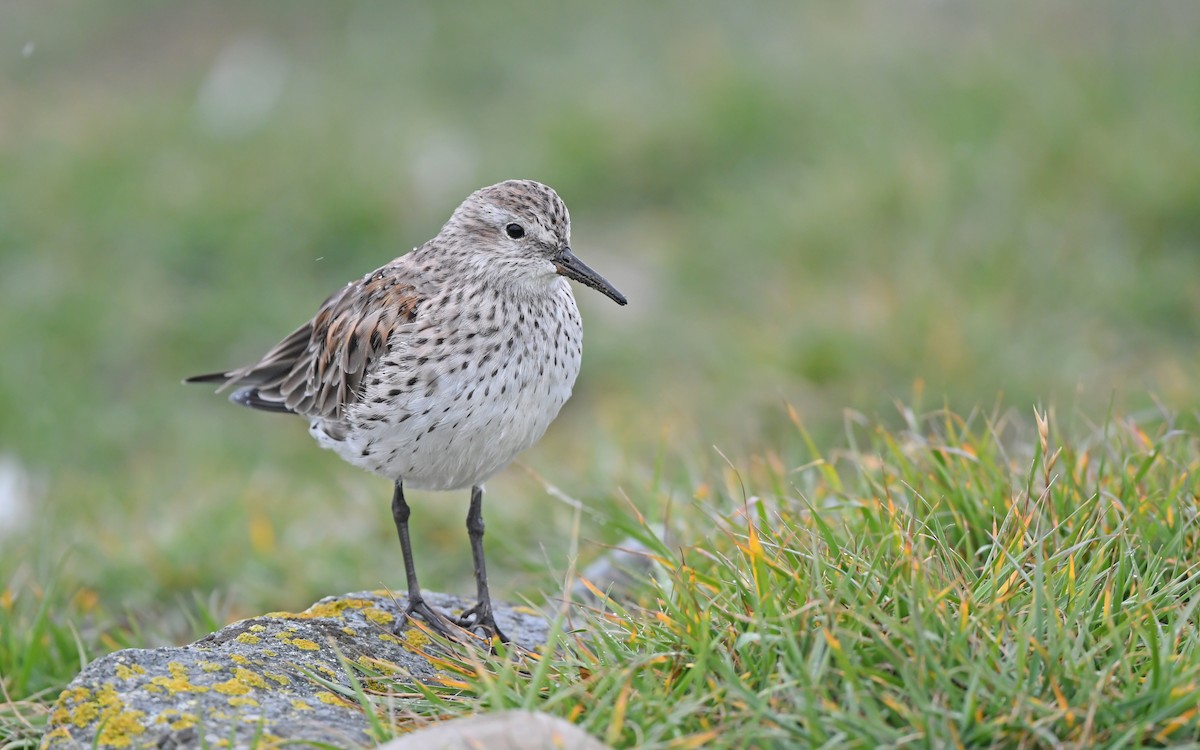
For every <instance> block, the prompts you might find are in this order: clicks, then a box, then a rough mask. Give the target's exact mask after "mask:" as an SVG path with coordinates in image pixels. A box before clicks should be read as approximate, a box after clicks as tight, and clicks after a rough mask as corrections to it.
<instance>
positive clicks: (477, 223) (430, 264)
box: [187, 180, 626, 640]
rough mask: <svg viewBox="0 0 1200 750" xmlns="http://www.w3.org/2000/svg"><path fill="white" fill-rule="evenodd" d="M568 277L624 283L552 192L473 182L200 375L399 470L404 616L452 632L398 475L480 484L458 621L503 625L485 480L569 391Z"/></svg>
mask: <svg viewBox="0 0 1200 750" xmlns="http://www.w3.org/2000/svg"><path fill="white" fill-rule="evenodd" d="M567 279H574V280H576V281H578V282H580V283H582V284H585V285H587V286H589V287H591V288H593V289H596V290H598V291H599V292H601V293H603V294H605V295H607V296H608V297H609V298H611V299H612V300H613V301H615V302H616V303H617V304H619V305H624V304H625V303H626V300H625V297H624V295H622V294H621V293H620V292H619V291H617V290H616V288H615V287H613V285H612V284H610V283H609V282H608V281H606V280H605V279H604V278H603V277H602V276H601V275H600V274H598V273H596V272H595V271H593V270H592V269H591V268H589V267H588V266H587V265H586V264H585V263H584V262H583V261H581V260H580V259H579V258H577V257H576V256H575V254H574V253H573V252H572V251H571V218H570V215H569V214H568V213H567V207H566V205H565V204H564V203H563V201H562V199H561V198H559V197H558V194H557V193H556V192H554V190H552V189H551V188H549V187H547V186H546V185H542V184H541V183H538V182H533V181H531V180H509V181H507V182H501V183H499V184H496V185H492V186H490V187H485V188H483V189H481V190H477V191H476V192H474V193H472V194H471V195H470V196H469V197H468V198H467V199H466V200H465V201H463V203H462V205H460V206H459V207H458V208H457V209H456V210H455V211H454V214H453V215H452V216H451V217H450V220H449V221H447V222H446V224H445V226H443V227H442V230H441V231H440V232H438V234H437V236H436V237H434V238H433V239H431V240H429V241H428V242H426V243H425V244H424V245H421V246H420V247H418V248H416V249H414V250H413V251H411V252H409V253H407V254H405V255H402V256H400V257H399V258H396V259H395V260H393V261H392V262H390V263H388V264H387V265H385V266H383V267H382V268H380V269H379V270H377V271H373V272H372V273H369V274H367V275H366V276H364V277H362V278H361V279H359V280H357V281H352V282H350V283H349V284H347V285H346V286H344V287H342V288H341V289H340V290H338V291H337V292H335V293H334V294H333V295H331V296H330V297H329V298H328V299H327V300H325V302H324V304H322V305H321V307H320V309H319V310H317V314H316V315H315V316H314V317H313V318H312V319H311V320H309V321H308V322H307V323H305V324H304V325H302V326H300V327H299V328H297V329H296V330H295V331H293V332H292V333H291V334H290V335H289V336H287V337H286V338H285V339H283V340H282V341H280V342H279V343H278V344H276V345H275V347H274V348H272V349H271V350H270V351H268V352H267V353H266V354H265V355H264V356H263V357H262V359H260V360H259V361H258V362H255V363H254V364H251V365H248V366H246V367H242V368H239V369H235V370H230V371H228V372H220V373H213V374H209V375H198V376H195V377H192V378H188V379H187V382H190V383H219V384H220V385H221V388H220V389H218V390H223V389H225V388H229V387H234V388H235V390H234V391H233V393H232V395H231V396H230V400H232V401H234V402H235V403H238V404H241V405H243V406H249V407H252V408H255V409H263V410H266V411H274V412H285V413H291V414H298V415H300V416H302V417H304V418H305V419H307V420H308V425H309V427H308V429H309V432H310V433H311V434H312V436H313V437H314V438H316V440H317V442H318V443H320V445H321V446H322V447H325V448H329V449H331V450H333V451H335V452H336V453H337V454H338V455H340V456H341V457H342V458H344V459H345V460H347V461H349V462H350V463H352V464H354V465H356V466H361V467H363V468H365V469H368V470H369V471H373V472H375V473H376V474H380V475H382V476H384V477H387V478H388V479H390V480H391V481H392V482H393V484H394V491H393V493H392V516H393V519H394V521H395V524H396V531H397V533H398V534H399V536H400V547H401V552H402V554H403V557H404V571H405V577H406V582H407V585H408V604H407V613H408V614H410V615H411V614H417V615H419V616H421V618H422V619H424V620H425V621H426V622H428V623H429V624H430V626H431V627H432V628H434V629H435V630H437V631H439V632H441V633H443V634H449V633H450V631H449V630H447V629H446V627H445V622H446V620H445V619H444V615H442V614H440V613H439V612H437V611H435V610H434V609H433V608H432V607H430V606H429V605H428V604H426V602H425V600H424V599H423V598H422V596H421V587H420V585H419V584H418V582H417V573H416V569H415V567H414V565H413V554H412V545H411V543H410V541H409V534H408V519H409V507H408V503H407V502H405V499H404V486H405V485H407V486H409V487H415V488H418V489H427V490H458V489H466V488H468V487H470V488H471V502H470V507H469V510H468V512H467V533H468V535H469V538H470V542H471V554H472V556H473V558H474V563H475V584H476V588H477V594H478V601H477V603H476V604H475V606H474V607H472V608H471V609H469V610H467V611H466V612H465V613H463V615H462V616H461V617H459V618H457V619H455V620H453V622H454V623H455V624H456V625H458V626H460V627H463V628H466V629H467V630H470V631H479V632H481V633H482V634H483V635H485V636H486V637H489V638H490V637H493V636H495V637H498V638H500V639H501V640H507V638H506V637H505V636H504V634H503V633H502V632H500V630H499V628H497V627H496V622H495V619H494V618H493V614H492V604H491V599H490V596H489V594H488V582H487V568H486V566H485V565H484V556H483V529H484V525H483V510H482V503H483V482H484V481H485V480H487V479H488V478H489V477H491V476H493V475H494V474H496V473H497V472H498V471H500V470H501V469H503V468H504V467H505V466H507V465H508V464H509V463H510V462H512V460H513V459H514V458H515V457H516V456H517V454H518V453H520V452H521V451H523V450H525V449H526V448H528V447H530V446H531V445H533V444H534V443H536V442H537V441H538V439H539V438H541V436H542V434H543V433H544V432H545V431H546V428H547V427H549V425H550V423H551V422H552V421H554V418H555V417H556V416H557V415H558V411H559V409H561V408H562V405H563V404H564V403H565V402H566V400H567V399H568V398H569V397H570V395H571V389H572V387H573V386H574V383H575V378H576V376H577V375H578V374H579V363H580V358H581V356H582V353H583V347H582V339H583V328H582V325H581V323H580V319H579V309H578V308H577V307H576V305H575V297H574V296H573V294H572V293H571V285H570V284H569V283H568V282H567Z"/></svg>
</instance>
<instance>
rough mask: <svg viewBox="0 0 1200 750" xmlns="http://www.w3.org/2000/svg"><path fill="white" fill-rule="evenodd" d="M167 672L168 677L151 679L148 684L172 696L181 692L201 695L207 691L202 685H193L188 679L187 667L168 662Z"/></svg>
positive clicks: (175, 662)
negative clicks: (169, 674) (168, 673)
mask: <svg viewBox="0 0 1200 750" xmlns="http://www.w3.org/2000/svg"><path fill="white" fill-rule="evenodd" d="M167 670H168V671H169V672H170V673H171V676H170V677H163V676H161V675H160V676H158V677H152V678H151V679H150V684H151V685H154V686H155V687H158V688H162V689H163V690H166V691H167V692H168V693H171V694H172V695H174V694H175V693H183V692H193V693H203V692H207V691H208V688H207V687H206V686H204V685H193V684H192V681H191V680H190V679H189V678H188V673H187V667H185V666H183V665H182V664H180V663H179V662H177V661H172V662H168V663H167Z"/></svg>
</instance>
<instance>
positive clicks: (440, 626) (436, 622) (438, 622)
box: [397, 595, 458, 641]
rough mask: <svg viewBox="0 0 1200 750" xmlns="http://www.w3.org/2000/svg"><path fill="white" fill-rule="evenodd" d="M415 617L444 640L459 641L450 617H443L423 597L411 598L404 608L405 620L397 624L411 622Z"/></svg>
mask: <svg viewBox="0 0 1200 750" xmlns="http://www.w3.org/2000/svg"><path fill="white" fill-rule="evenodd" d="M414 615H415V616H417V617H420V618H421V619H422V620H424V621H425V624H426V625H427V626H428V627H429V629H430V630H432V631H433V632H435V633H437V634H438V635H440V636H442V637H443V638H447V639H449V640H452V641H457V640H458V638H457V637H455V635H454V632H453V631H454V630H455V629H456V628H455V622H454V621H453V620H451V619H450V618H449V617H446V616H445V615H443V614H442V613H441V612H438V611H437V610H436V609H434V608H433V607H431V606H429V604H427V603H426V602H425V598H424V597H422V596H419V595H418V596H415V597H414V596H409V598H408V606H407V607H405V608H404V617H405V619H404V620H401V622H400V623H397V625H399V624H401V623H403V622H404V621H406V620H411V619H412V618H413V616H414Z"/></svg>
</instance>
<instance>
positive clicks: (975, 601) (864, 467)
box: [375, 412, 1200, 748]
mask: <svg viewBox="0 0 1200 750" xmlns="http://www.w3.org/2000/svg"><path fill="white" fill-rule="evenodd" d="M1042 425H1043V426H1042V427H1041V429H1040V430H1039V431H1037V432H1035V431H1034V430H1032V429H1028V428H1021V427H1020V426H1019V423H1018V426H1017V427H1016V428H1014V427H1013V424H1012V420H1010V419H1006V418H998V417H997V416H996V415H992V416H990V417H985V416H984V415H979V414H975V415H973V416H972V417H970V418H967V419H964V418H961V417H958V416H956V415H954V414H950V413H947V412H938V413H933V414H930V415H928V416H925V417H921V418H918V419H915V420H914V421H913V423H912V424H910V425H909V428H908V429H907V430H905V431H902V432H889V431H886V430H883V429H880V428H878V427H875V426H870V425H864V427H863V429H861V430H859V429H856V430H855V431H854V432H855V434H854V435H852V436H851V440H850V442H851V444H852V445H854V446H856V447H852V448H851V449H849V450H843V451H838V452H837V453H836V454H828V455H820V454H816V455H810V456H806V457H804V458H803V459H802V460H803V463H795V462H794V459H793V460H789V459H787V458H781V457H780V456H764V457H762V460H758V461H751V462H749V463H747V464H746V465H744V466H736V467H735V466H730V467H729V468H728V469H727V470H726V471H725V472H724V474H725V476H724V477H723V481H722V480H717V483H715V484H714V485H712V486H711V487H710V486H709V485H706V484H703V483H699V479H698V478H695V477H693V478H691V480H690V482H688V484H690V485H691V486H693V487H695V488H696V495H697V497H699V498H701V499H698V500H691V501H688V500H685V501H682V502H678V501H677V502H676V503H675V504H673V505H672V507H669V508H668V507H660V508H657V509H656V510H657V513H659V514H661V515H663V516H664V517H666V516H669V517H670V519H671V523H673V524H674V525H675V526H678V527H680V528H679V529H678V536H679V537H680V538H686V539H689V540H690V541H689V542H687V543H683V544H680V545H679V546H671V545H667V544H664V543H663V542H661V541H660V540H659V537H658V536H657V535H656V533H655V531H654V530H653V528H654V525H653V524H650V523H648V522H647V520H646V519H643V518H636V519H635V518H633V517H629V516H625V517H621V518H616V519H612V520H613V522H614V523H617V524H618V525H620V526H622V527H623V528H624V530H626V531H629V532H630V533H631V534H632V535H633V536H634V537H635V538H637V539H638V540H639V541H641V542H642V543H644V544H646V545H647V546H648V548H649V549H650V550H651V551H650V552H649V553H648V554H649V555H650V556H651V557H652V558H653V561H654V563H655V566H656V569H657V575H656V576H655V577H654V578H653V580H652V582H651V583H649V584H648V585H647V586H646V587H645V588H644V589H642V590H639V591H636V592H634V596H635V603H625V604H623V603H620V601H608V602H606V604H605V605H604V606H602V607H600V608H591V607H571V606H568V607H567V608H566V612H567V613H568V614H569V615H570V617H569V620H568V621H569V623H570V626H571V629H570V631H569V632H568V633H567V634H565V635H563V636H562V637H561V640H560V641H559V644H560V645H559V648H558V650H556V651H555V652H554V653H553V655H552V656H543V657H541V658H533V657H525V658H520V659H515V660H514V659H513V658H512V655H509V654H504V655H500V656H498V657H494V658H482V657H480V655H479V654H468V655H465V656H464V657H463V658H462V659H461V661H460V662H458V663H457V665H456V666H457V668H458V670H459V672H460V674H461V679H460V680H451V681H448V684H447V685H446V686H444V687H440V688H430V689H427V690H426V693H425V699H426V706H425V709H426V710H427V711H428V712H429V713H430V714H431V715H434V716H436V715H440V714H458V713H462V712H466V711H471V710H482V709H505V708H530V709H541V710H546V711H550V712H552V713H555V714H558V715H561V716H564V717H567V718H569V719H571V720H572V721H575V722H577V723H579V724H581V725H582V726H584V727H586V728H588V729H589V730H591V731H592V732H593V733H595V734H596V735H597V736H600V737H602V738H604V739H605V740H607V741H608V742H610V743H612V744H613V745H615V746H617V747H639V748H641V747H645V748H685V747H704V748H746V747H863V748H874V747H897V746H918V747H1060V746H1064V745H1066V746H1072V747H1145V746H1151V747H1161V746H1167V745H1172V746H1174V745H1179V746H1184V745H1191V746H1195V745H1196V744H1197V742H1198V741H1200V718H1198V715H1200V709H1198V708H1197V685H1198V680H1200V658H1198V656H1200V654H1198V653H1197V651H1198V646H1200V635H1198V634H1197V630H1196V628H1195V625H1194V621H1195V616H1196V608H1197V606H1200V565H1197V560H1196V556H1195V549H1196V546H1197V541H1198V539H1197V537H1198V536H1200V525H1198V524H1197V517H1196V498H1197V490H1198V486H1197V480H1196V478H1195V473H1196V471H1197V469H1198V468H1200V436H1198V435H1197V433H1196V432H1195V423H1194V422H1191V421H1189V422H1188V424H1187V425H1186V427H1184V426H1181V425H1175V424H1172V423H1171V422H1170V421H1167V420H1162V419H1156V420H1153V421H1152V422H1148V423H1144V424H1138V423H1136V422H1134V421H1131V420H1120V421H1113V422H1110V423H1108V424H1105V425H1103V426H1101V427H1098V428H1096V429H1095V430H1094V431H1093V432H1091V433H1090V434H1082V435H1080V436H1079V437H1077V438H1075V439H1071V440H1063V439H1062V438H1061V437H1060V435H1059V434H1058V430H1057V428H1056V426H1054V425H1051V424H1050V423H1049V422H1045V423H1042ZM1039 432H1040V434H1039ZM1013 433H1016V434H1015V435H1014V434H1013ZM1026 441H1028V442H1026ZM683 481H686V480H682V481H681V484H683ZM676 486H679V485H676ZM714 529H715V533H714ZM380 693H381V696H382V697H379V698H377V699H376V700H375V703H377V706H376V708H377V709H378V710H379V711H380V712H381V713H383V714H384V715H387V714H386V711H387V707H388V705H389V700H388V698H387V697H386V696H387V690H386V689H385V690H383V691H380Z"/></svg>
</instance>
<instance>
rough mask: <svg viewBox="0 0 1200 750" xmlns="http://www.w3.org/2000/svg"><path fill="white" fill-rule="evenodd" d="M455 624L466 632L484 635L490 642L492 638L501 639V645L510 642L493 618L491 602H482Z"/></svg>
mask: <svg viewBox="0 0 1200 750" xmlns="http://www.w3.org/2000/svg"><path fill="white" fill-rule="evenodd" d="M454 623H455V624H456V625H458V626H459V627H460V628H463V629H464V630H467V631H469V632H472V633H476V634H477V635H482V636H483V637H484V638H487V639H488V640H489V641H490V640H491V639H492V638H499V639H500V642H501V643H508V642H509V640H508V636H507V635H505V634H504V631H502V630H500V626H499V625H497V624H496V618H495V617H493V616H492V603H491V602H490V601H487V600H484V601H480V602H479V603H477V604H476V605H475V606H474V607H471V608H470V609H468V610H467V611H466V612H463V613H462V615H461V616H460V617H459V618H458V619H457V620H455V621H454Z"/></svg>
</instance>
